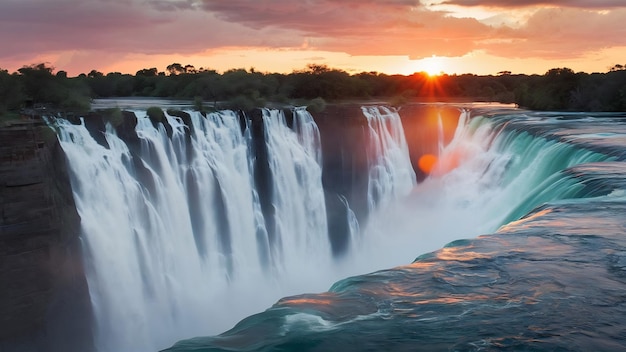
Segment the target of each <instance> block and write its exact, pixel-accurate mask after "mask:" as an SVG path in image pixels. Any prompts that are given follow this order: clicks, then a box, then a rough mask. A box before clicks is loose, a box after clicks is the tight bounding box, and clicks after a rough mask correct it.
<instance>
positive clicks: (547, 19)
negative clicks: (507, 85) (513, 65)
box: [482, 8, 626, 59]
mask: <svg viewBox="0 0 626 352" xmlns="http://www.w3.org/2000/svg"><path fill="white" fill-rule="evenodd" d="M625 22H626V9H618V10H612V11H609V12H606V13H599V12H596V11H588V10H579V9H572V8H544V9H541V10H539V11H537V12H536V13H535V14H533V15H532V16H531V17H530V18H529V20H528V22H527V23H526V24H525V25H524V26H523V27H521V28H518V29H515V30H513V29H506V28H504V29H501V30H500V31H499V32H500V33H499V35H498V36H499V38H502V39H509V40H508V41H501V42H492V43H486V44H484V45H482V47H484V48H485V49H486V50H487V51H488V52H489V53H491V54H493V55H498V56H504V57H541V58H548V59H562V58H573V57H577V56H581V55H583V54H585V53H589V52H594V51H598V50H601V49H605V48H610V47H615V46H626V27H624V26H623V23H625Z"/></svg>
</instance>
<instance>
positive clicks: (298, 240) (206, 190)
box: [55, 109, 336, 351]
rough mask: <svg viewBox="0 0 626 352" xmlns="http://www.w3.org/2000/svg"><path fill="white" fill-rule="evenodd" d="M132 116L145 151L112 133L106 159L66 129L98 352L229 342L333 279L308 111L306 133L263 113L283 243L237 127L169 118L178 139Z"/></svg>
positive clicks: (63, 135) (84, 133)
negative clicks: (219, 336)
mask: <svg viewBox="0 0 626 352" xmlns="http://www.w3.org/2000/svg"><path fill="white" fill-rule="evenodd" d="M134 113H135V115H136V116H137V126H136V129H135V132H136V137H137V138H138V141H139V143H138V144H137V145H133V144H132V143H130V142H128V143H127V142H125V141H124V140H122V139H121V138H120V137H118V135H117V133H116V131H115V129H114V128H113V127H112V126H110V125H107V128H106V131H105V132H104V136H105V139H106V144H107V146H103V145H101V144H98V143H97V142H96V140H95V139H94V138H93V137H92V135H91V134H90V132H89V131H88V130H87V128H86V126H85V124H84V122H83V123H82V124H79V125H73V124H70V123H69V122H67V121H65V120H63V119H57V120H56V122H55V127H56V129H57V130H58V132H59V139H60V142H61V145H62V147H63V150H64V151H65V153H66V155H67V158H68V160H69V167H70V173H71V181H72V188H73V192H74V198H75V200H76V205H77V208H78V211H79V214H80V216H81V220H82V236H81V240H82V241H83V246H84V249H85V261H86V267H87V275H88V284H89V290H90V295H91V299H92V302H93V308H94V311H95V316H96V322H95V329H96V344H97V347H98V349H99V350H100V351H154V350H158V349H160V348H165V347H167V346H169V345H171V344H172V343H174V342H175V341H176V340H178V339H180V338H183V337H187V336H194V335H201V334H206V333H207V332H214V333H217V332H219V331H223V330H226V329H227V328H229V327H231V326H232V325H233V324H234V323H235V322H236V321H237V320H238V319H240V318H241V317H242V316H244V315H245V314H250V313H252V312H255V311H258V310H260V309H262V308H264V307H266V306H268V305H270V304H271V303H273V302H274V301H276V300H277V299H278V298H279V297H281V296H283V295H285V294H288V293H296V292H299V291H301V290H310V289H313V288H316V287H317V285H319V281H320V280H322V279H321V278H320V277H323V276H324V275H326V274H327V273H328V272H331V269H329V268H330V265H331V264H332V260H331V251H330V245H329V240H328V234H327V225H326V210H325V207H324V194H323V189H322V186H321V166H320V164H319V162H320V160H321V155H320V151H319V132H318V131H317V130H316V129H315V128H314V123H313V121H312V118H311V116H310V115H308V113H307V112H306V111H304V110H301V109H296V111H295V115H296V116H297V117H298V118H297V119H296V121H295V126H294V128H295V131H294V130H292V129H290V128H288V127H287V124H286V123H285V117H284V115H283V113H282V112H280V111H276V110H264V111H263V121H262V123H263V126H264V130H265V136H264V139H265V140H264V141H262V142H263V143H264V145H265V147H266V149H267V153H266V158H267V160H266V162H267V164H268V165H269V169H270V170H271V172H270V174H271V177H270V179H269V180H268V182H269V183H270V187H269V188H270V189H271V193H270V194H267V195H265V196H269V197H270V199H269V200H267V202H268V203H269V204H271V205H272V206H273V207H274V211H273V213H272V214H271V215H272V217H273V219H272V220H273V221H274V223H275V224H276V226H275V229H273V230H274V233H272V234H270V231H269V229H268V227H267V222H268V217H267V216H268V214H264V213H263V209H262V199H261V195H260V194H259V192H258V189H257V186H256V183H255V178H254V173H255V168H256V167H259V165H260V164H258V163H257V162H259V159H260V156H259V155H257V154H255V153H256V151H255V148H254V143H253V137H252V134H251V131H250V128H249V126H244V128H243V133H242V126H241V124H240V119H239V116H238V114H237V113H235V112H232V111H222V112H217V113H211V114H208V115H207V116H206V117H205V116H202V115H201V114H200V113H198V112H188V113H189V115H190V120H191V122H192V123H191V125H192V126H187V125H185V124H184V123H183V121H182V119H181V118H179V117H175V116H169V115H166V119H167V124H169V126H171V132H170V134H169V135H168V131H167V129H166V128H165V127H164V125H163V124H158V125H157V126H156V127H155V126H154V124H153V123H152V122H151V121H150V119H149V118H148V117H147V116H146V113H145V111H134ZM296 131H297V132H298V133H296ZM268 256H271V260H270V258H268ZM315 271H320V273H315ZM333 279H336V278H331V279H328V278H324V279H323V282H324V286H327V285H329V284H330V283H331V282H332V281H330V280H333ZM326 281H328V282H326Z"/></svg>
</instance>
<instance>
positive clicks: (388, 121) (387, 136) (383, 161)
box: [362, 106, 416, 211]
mask: <svg viewBox="0 0 626 352" xmlns="http://www.w3.org/2000/svg"><path fill="white" fill-rule="evenodd" d="M362 110H363V115H365V117H366V118H367V126H368V129H369V145H368V146H367V154H368V160H369V182H368V195H367V199H368V209H369V210H370V211H373V210H375V209H376V208H377V207H379V206H383V207H384V206H385V205H387V204H388V203H389V202H391V201H392V200H394V199H398V198H400V197H402V196H405V195H407V194H408V193H409V192H410V191H411V189H412V188H413V187H414V186H415V183H416V181H415V171H414V170H413V167H412V166H411V159H410V157H409V150H408V146H407V143H406V137H405V135H404V129H403V127H402V121H401V120H400V115H398V112H397V111H395V110H392V109H390V108H387V107H378V106H368V107H363V108H362Z"/></svg>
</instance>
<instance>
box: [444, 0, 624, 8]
mask: <svg viewBox="0 0 626 352" xmlns="http://www.w3.org/2000/svg"><path fill="white" fill-rule="evenodd" d="M442 4H445V5H458V6H486V7H502V8H520V7H529V6H551V7H576V8H589V9H608V8H619V7H624V6H625V5H626V4H625V3H624V1H623V0H550V1H546V0H448V1H444V2H442Z"/></svg>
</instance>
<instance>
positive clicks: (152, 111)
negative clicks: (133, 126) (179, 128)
mask: <svg viewBox="0 0 626 352" xmlns="http://www.w3.org/2000/svg"><path fill="white" fill-rule="evenodd" d="M146 114H147V115H148V118H150V121H152V123H153V124H155V125H156V124H158V123H163V122H164V121H165V113H164V112H163V109H161V108H160V107H158V106H151V107H149V108H148V110H146Z"/></svg>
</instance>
